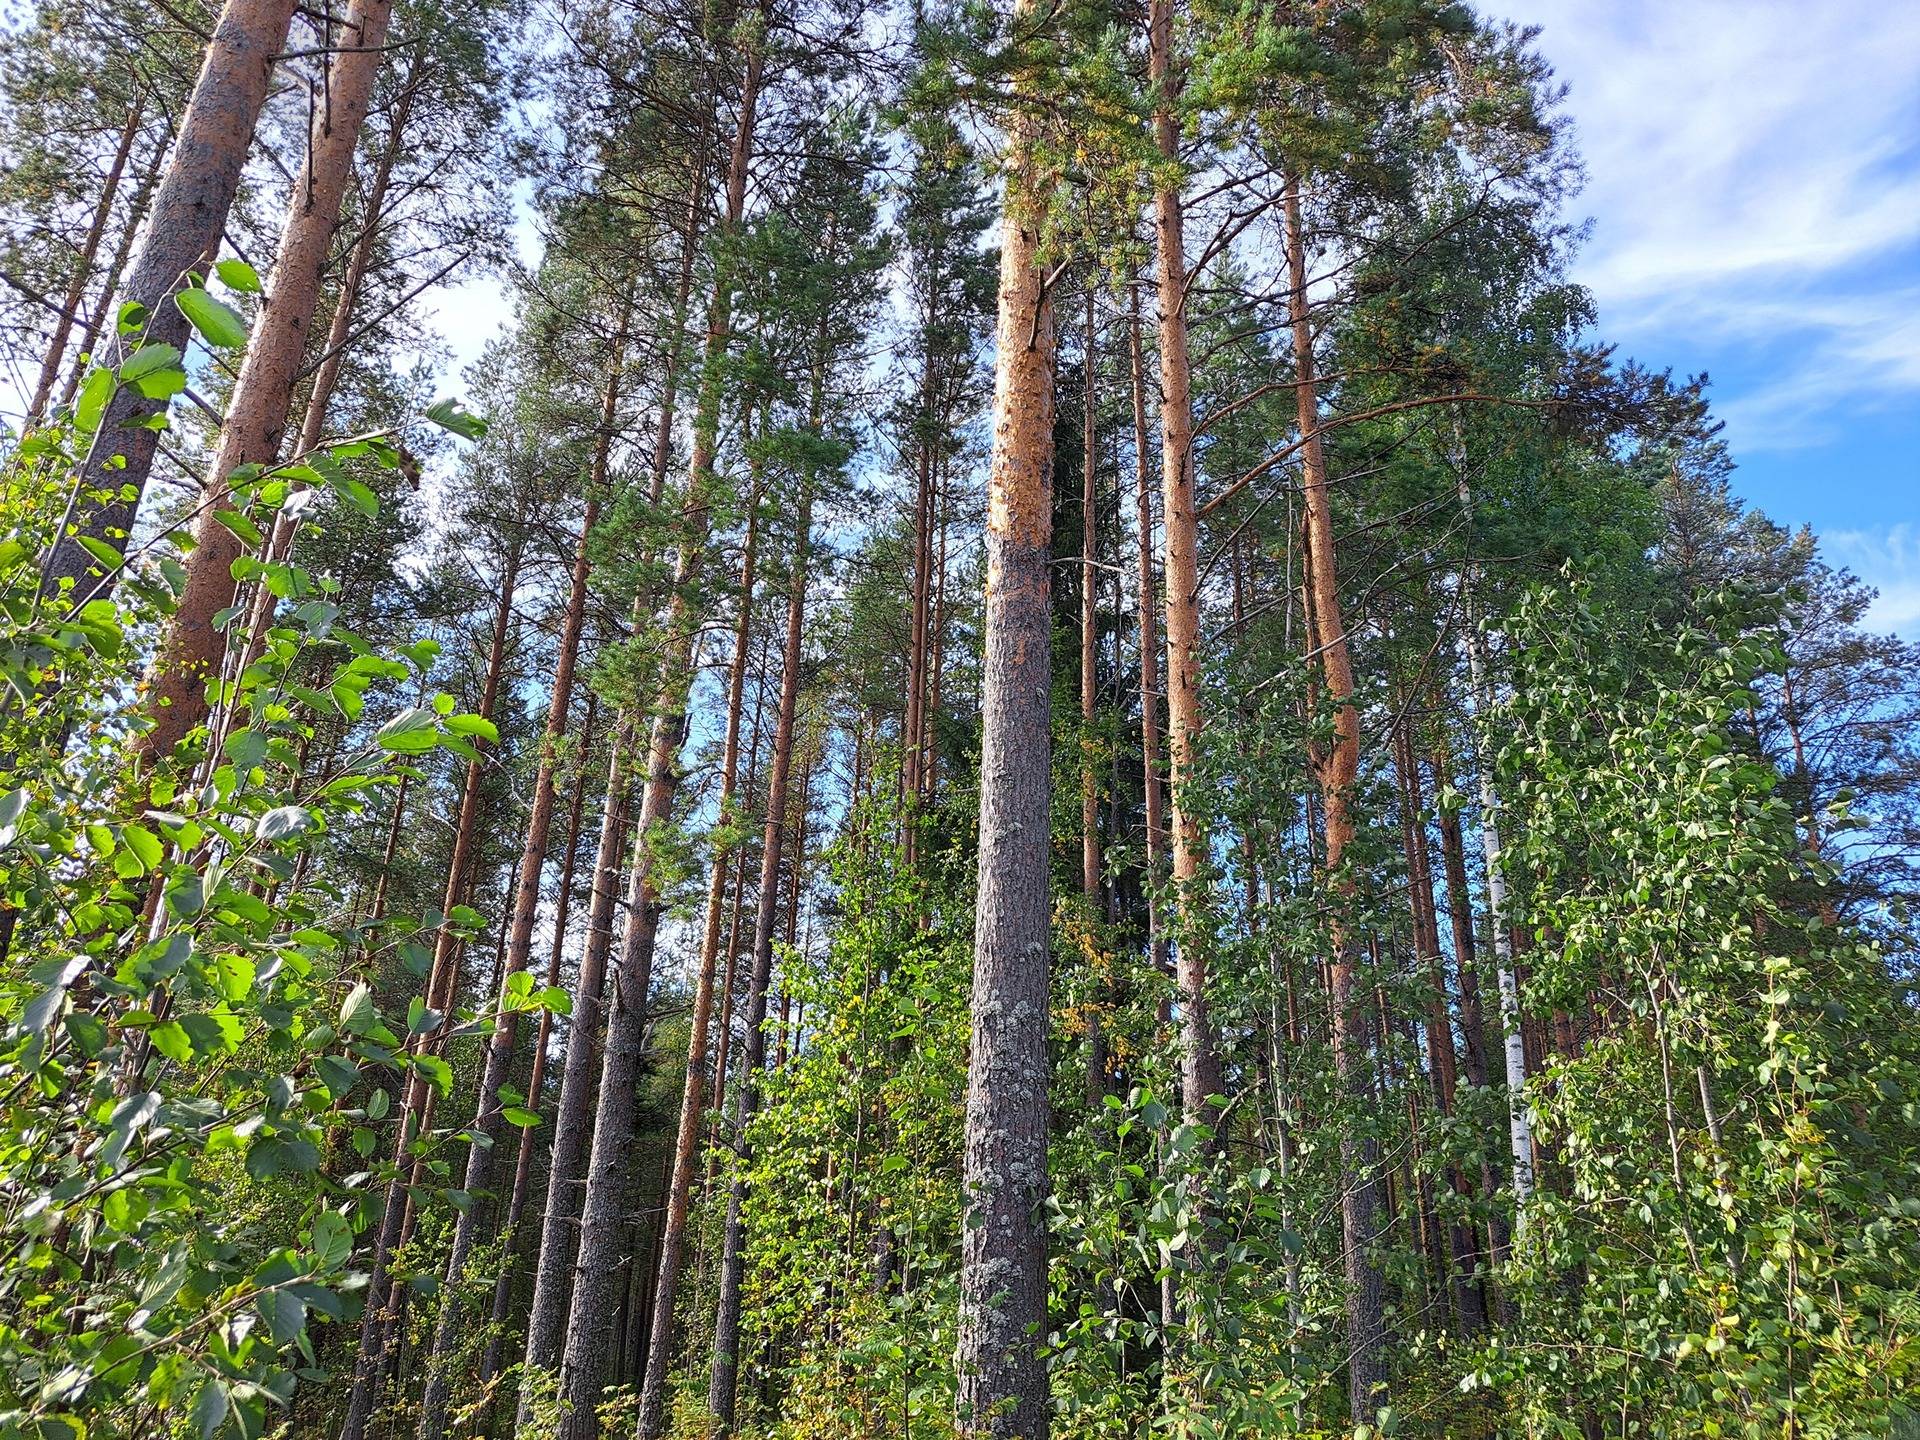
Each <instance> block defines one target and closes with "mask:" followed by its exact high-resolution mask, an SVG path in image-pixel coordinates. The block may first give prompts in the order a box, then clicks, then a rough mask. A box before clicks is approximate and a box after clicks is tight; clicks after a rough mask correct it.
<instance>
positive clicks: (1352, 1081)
mask: <svg viewBox="0 0 1920 1440" xmlns="http://www.w3.org/2000/svg"><path fill="white" fill-rule="evenodd" d="M1285 215H1286V248H1287V275H1288V311H1289V319H1290V320H1291V322H1292V329H1293V356H1294V368H1295V383H1294V395H1295V403H1296V410H1297V417H1298V424H1299V427H1300V437H1301V442H1302V443H1301V449H1300V457H1301V469H1302V472H1303V474H1302V491H1303V497H1304V500H1305V503H1306V528H1307V553H1308V562H1309V574H1310V576H1311V583H1310V587H1309V589H1310V593H1311V597H1312V606H1311V613H1312V616H1313V635H1312V638H1313V642H1314V644H1313V648H1314V649H1317V650H1318V651H1319V653H1320V671H1321V675H1322V678H1323V679H1324V681H1325V684H1326V698H1327V700H1328V701H1329V702H1330V703H1331V704H1332V706H1333V710H1334V735H1333V744H1332V746H1331V747H1330V748H1329V749H1328V751H1327V753H1326V755H1325V758H1324V759H1323V760H1322V762H1321V763H1320V765H1319V767H1318V768H1319V772H1320V793H1321V818H1322V825H1323V829H1324V831H1325V835H1326V873H1327V876H1328V879H1329V880H1330V881H1331V882H1332V884H1333V886H1334V888H1335V891H1336V894H1337V895H1339V896H1341V897H1342V898H1343V899H1344V900H1346V901H1349V902H1350V901H1351V899H1352V898H1353V897H1354V885H1353V880H1352V877H1351V875H1349V874H1348V873H1347V872H1346V870H1345V869H1344V868H1343V867H1344V866H1345V864H1346V863H1347V853H1346V852H1347V848H1348V847H1349V846H1350V845H1351V844H1352V842H1353V839H1354V835H1355V822H1354V815H1353V804H1354V784H1355V781H1356V779H1357V777H1358V774H1359V768H1360V714H1359V712H1358V711H1357V710H1356V709H1355V708H1354V703H1353V661H1352V658H1351V656H1350V655H1349V653H1348V648H1347V631H1346V623H1345V620H1344V618H1343V616H1342V613H1341V605H1340V582H1339V572H1338V569H1337V562H1336V554H1335V549H1336V547H1335V542H1334V535H1333V508H1332V504H1331V497H1330V495H1329V493H1328V489H1327V464H1326V456H1325V453H1324V451H1323V450H1322V448H1321V445H1320V440H1319V426H1320V403H1319V396H1318V393H1317V387H1316V384H1315V369H1314V360H1313V328H1312V324H1311V322H1310V320H1309V317H1308V305H1307V264H1306V239H1305V236H1304V234H1303V233H1302V229H1301V219H1300V190H1299V182H1298V180H1297V179H1295V178H1293V177H1291V176H1290V177H1288V179H1287V182H1286V196H1285ZM1350 927H1351V921H1350V920H1349V919H1348V917H1346V916H1344V915H1342V914H1341V913H1340V904H1339V903H1336V905H1335V907H1334V912H1333V918H1332V921H1331V925H1330V928H1331V931H1332V939H1333V958H1332V961H1331V963H1330V965H1329V967H1328V974H1329V980H1330V982H1331V997H1330V999H1331V1006H1332V1025H1333V1058H1334V1067H1335V1069H1336V1070H1337V1071H1338V1072H1339V1077H1340V1082H1341V1086H1342V1088H1343V1089H1344V1091H1345V1092H1346V1094H1347V1096H1348V1097H1349V1099H1350V1100H1351V1101H1352V1102H1354V1103H1364V1101H1365V1097H1366V1093H1367V1090H1368V1087H1369V1079H1368V1064H1367V1040H1368V1034H1367V1032H1368V1029H1369V1026H1368V1023H1367V1006H1366V996H1365V993H1364V990H1363V989H1362V988H1361V987H1359V986H1357V985H1356V983H1355V969H1356V964H1355V961H1356V948H1357V947H1356V944H1355V940H1354V936H1353V935H1352V933H1351V928H1350ZM1378 1148H1379V1147H1378V1144H1377V1142H1375V1141H1373V1140H1372V1139H1362V1138H1360V1137H1357V1136H1355V1135H1353V1134H1352V1133H1351V1131H1350V1130H1343V1133H1342V1136H1341V1141H1340V1152H1341V1162H1342V1164H1341V1168H1342V1170H1343V1171H1344V1172H1345V1175H1344V1181H1343V1185H1342V1189H1341V1196H1340V1228H1341V1249H1342V1253H1343V1255H1344V1269H1345V1274H1346V1282H1347V1298H1346V1307H1347V1385H1348V1403H1349V1406H1350V1408H1351V1411H1352V1415H1353V1420H1354V1423H1355V1424H1362V1423H1371V1421H1372V1419H1373V1416H1374V1412H1375V1410H1376V1409H1377V1408H1378V1407H1379V1405H1380V1404H1381V1403H1382V1401H1383V1400H1384V1387H1385V1384H1386V1366H1385V1363H1384V1357H1383V1349H1384V1344H1385V1339H1386V1336H1385V1297H1384V1293H1383V1286H1382V1280H1381V1275H1380V1267H1379V1263H1378V1261H1377V1260H1376V1258H1375V1256H1374V1254H1373V1247H1374V1245H1375V1243H1376V1242H1377V1241H1378V1239H1379V1233H1378V1232H1379V1220H1378V1211H1379V1205H1380V1195H1379V1155H1378Z"/></svg>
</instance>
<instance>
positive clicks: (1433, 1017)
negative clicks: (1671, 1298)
mask: <svg viewBox="0 0 1920 1440" xmlns="http://www.w3.org/2000/svg"><path fill="white" fill-rule="evenodd" d="M1393 739H1394V767H1395V769H1396V770H1397V771H1398V772H1399V780H1400V835H1401V843H1402V847H1403V849H1404V850H1405V852H1406V857H1407V895H1408V902H1409V907H1410V909H1411V911H1412V915H1413V942H1414V947H1415V949H1416V950H1417V951H1418V954H1417V956H1416V958H1415V964H1416V968H1418V969H1419V970H1421V971H1422V972H1424V973H1425V975H1426V977H1427V1022H1426V1032H1427V1069H1428V1071H1429V1073H1430V1075H1431V1077H1432V1083H1433V1099H1434V1104H1435V1106H1436V1107H1437V1108H1438V1109H1439V1111H1440V1114H1441V1115H1442V1116H1443V1117H1444V1118H1446V1119H1449V1120H1450V1119H1452V1118H1453V1116H1454V1114H1455V1112H1456V1109H1457V1098H1456V1096H1457V1091H1458V1084H1459V1081H1458V1075H1459V1067H1458V1061H1457V1059H1456V1057H1455V1054H1454V1049H1453V1020H1452V1016H1451V1014H1450V1013H1449V1010H1448V1006H1447V974H1446V963H1445V961H1444V960H1443V959H1442V957H1441V954H1440V925H1439V921H1438V919H1437V918H1436V917H1435V915H1434V911H1433V874H1432V863H1431V857H1430V856H1429V854H1428V850H1427V821H1426V814H1425V810H1424V807H1423V805H1422V801H1421V795H1420V791H1421V786H1420V764H1419V760H1418V758H1417V756H1416V754H1415V752H1414V747H1413V735H1412V733H1411V731H1410V730H1409V729H1408V728H1407V727H1406V726H1404V725H1403V726H1401V727H1399V728H1398V729H1397V730H1396V731H1395V732H1394V737H1393ZM1447 1177H1448V1182H1449V1184H1451V1185H1452V1187H1453V1190H1454V1193H1455V1194H1456V1195H1458V1196H1459V1197H1460V1200H1461V1202H1462V1203H1463V1204H1464V1203H1465V1202H1466V1201H1467V1200H1469V1199H1470V1198H1471V1196H1472V1193H1473V1192H1472V1187H1471V1186H1469V1185H1468V1184H1467V1177H1466V1174H1465V1172H1464V1171H1462V1170H1461V1168H1460V1167H1459V1166H1458V1165H1449V1166H1448V1167H1447ZM1447 1233H1448V1240H1449V1248H1450V1250H1451V1252H1452V1261H1453V1266H1452V1271H1451V1277H1452V1284H1453V1303H1454V1312H1455V1314H1457V1315H1458V1316H1459V1318H1460V1328H1461V1329H1462V1330H1464V1331H1466V1332H1467V1333H1468V1334H1472V1333H1474V1332H1476V1331H1479V1330H1482V1329H1484V1328H1485V1327H1486V1321H1487V1315H1486V1298H1485V1296H1484V1295H1482V1294H1481V1291H1480V1287H1479V1285H1478V1284H1477V1283H1476V1282H1475V1280H1474V1275H1473V1272H1474V1269H1475V1266H1476V1256H1475V1248H1476V1247H1475V1245H1474V1238H1473V1227H1472V1226H1471V1225H1469V1224H1467V1223H1466V1221H1465V1220H1460V1219H1456V1220H1454V1221H1453V1222H1452V1223H1451V1224H1450V1225H1449V1226H1448V1232H1447Z"/></svg>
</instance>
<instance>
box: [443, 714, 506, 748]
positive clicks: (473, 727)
mask: <svg viewBox="0 0 1920 1440" xmlns="http://www.w3.org/2000/svg"><path fill="white" fill-rule="evenodd" d="M447 729H449V730H451V731H452V732H453V733H454V734H456V735H478V736H479V737H480V738H481V739H482V740H485V741H488V742H489V743H495V742H498V740H499V739H500V728H499V727H498V726H497V725H495V724H494V723H493V721H491V720H489V719H487V717H486V716H484V715H449V716H448V717H447Z"/></svg>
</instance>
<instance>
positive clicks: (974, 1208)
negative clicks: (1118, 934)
mask: <svg viewBox="0 0 1920 1440" xmlns="http://www.w3.org/2000/svg"><path fill="white" fill-rule="evenodd" d="M1037 8H1038V6H1037V3H1036V0H1018V3H1017V4H1016V6H1015V9H1014V18H1015V23H1016V25H1022V24H1031V23H1033V21H1034V18H1035V11H1036V10H1037ZM1033 86H1034V80H1033V79H1032V77H1030V76H1025V75H1018V74H1016V90H1017V92H1018V93H1019V94H1020V95H1021V96H1022V97H1023V98H1025V99H1026V100H1028V101H1029V102H1030V101H1031V100H1032V99H1033V98H1034V95H1033ZM1037 128H1038V121H1037V119H1036V117H1035V115H1034V113H1033V112H1032V111H1031V110H1027V109H1023V110H1021V111H1019V112H1017V113H1016V115H1015V118H1014V120H1013V122H1012V126H1011V133H1010V135H1009V143H1008V163H1007V194H1006V198H1005V200H1004V202H1003V211H1002V217H1001V226H1000V300H999V323H998V328H997V340H996V346H997V348H996V355H997V360H996V363H995V375H994V393H993V458H992V464H991V468H990V471H989V475H988V482H987V485H988V489H987V594H986V630H985V656H984V663H983V666H982V671H981V758H980V887H979V896H978V901H977V911H976V922H975V934H974V959H973V998H972V1002H971V1010H972V1050H971V1055H970V1057H969V1061H968V1065H967V1107H966V1130H965V1159H964V1172H963V1180H962V1185H961V1192H960V1193H961V1196H962V1204H963V1205H964V1206H965V1215H964V1217H963V1221H962V1224H961V1227H960V1316H959V1344H958V1351H957V1355H956V1368H957V1370H958V1378H959V1396H958V1404H957V1421H958V1427H959V1432H960V1435H961V1436H962V1437H964V1440H1045V1437H1046V1435H1047V1428H1048V1411H1049V1408H1050V1406H1049V1402H1048V1397H1047V1370H1046V1363H1045V1361H1044V1360H1043V1359H1042V1357H1041V1347H1042V1346H1043V1345H1044V1344H1045V1343H1046V1336H1047V1234H1046V1217H1045V1214H1044V1211H1043V1205H1044V1202H1045V1200H1046V1196H1047V1130H1048V1124H1049V1120H1048V1114H1049V1107H1048V1094H1047V1080H1048V1069H1047V1030H1048V973H1047V972H1048V940H1049V933H1048V932H1049V924H1048V922H1049V904H1048V894H1047V829H1048V803H1049V796H1048V787H1049V784H1050V779H1049V776H1050V770H1051V766H1052V755H1051V753H1050V739H1051V737H1050V734H1049V730H1050V716H1049V714H1048V711H1049V699H1050V696H1049V691H1050V688H1051V687H1050V682H1049V672H1050V668H1051V651H1052V628H1053V621H1052V615H1051V610H1050V605H1051V601H1050V598H1049V589H1050V583H1051V576H1050V574H1049V558H1048V550H1049V546H1050V544H1051V541H1052V528H1053V515H1052V510H1053V493H1052V492H1053V419H1054V331H1053V307H1052V304H1051V302H1050V300H1049V299H1048V295H1047V286H1046V280H1045V277H1044V275H1043V273H1042V268H1041V264H1040V255H1039V251H1040V226H1041V222H1042V217H1043V214H1044V196H1045V194H1046V192H1047V183H1046V178H1045V177H1044V176H1043V175H1042V174H1041V173H1040V171H1039V165H1038V162H1037V161H1036V159H1035V156H1034V147H1035V143H1036V140H1037V133H1036V132H1037Z"/></svg>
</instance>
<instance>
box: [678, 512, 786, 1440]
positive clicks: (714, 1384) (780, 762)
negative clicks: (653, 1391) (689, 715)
mask: <svg viewBox="0 0 1920 1440" xmlns="http://www.w3.org/2000/svg"><path fill="white" fill-rule="evenodd" d="M812 534H813V487H812V483H811V480H810V479H803V480H802V489H801V493H800V506H799V515H798V517H797V518H796V520H795V521H794V552H793V568H792V574H791V576H790V577H789V581H788V586H787V624H786V642H785V646H784V648H783V650H782V652H781V662H780V707H779V713H778V718H777V719H776V720H775V722H774V731H773V763H772V765H771V766H770V767H769V768H768V773H767V806H766V816H765V819H764V821H763V824H762V828H761V836H760V891H759V895H758V896H757V897H756V906H755V910H754V920H753V961H752V968H751V969H750V971H749V972H748V977H747V1015H746V1026H745V1029H744V1030H743V1032H742V1038H741V1045H740V1077H739V1079H738V1080H737V1081H736V1082H735V1084H734V1087H733V1125H732V1130H733V1134H732V1140H733V1151H734V1171H733V1184H732V1188H731V1190H730V1191H729V1193H728V1196H727V1224H726V1238H725V1240H724V1241H723V1244H722V1250H721V1256H720V1297H719V1301H718V1304H717V1306H716V1311H715V1315H714V1324H713V1371H712V1374H711V1376H710V1377H709V1380H708V1385H707V1409H708V1411H709V1412H710V1413H711V1414H712V1415H713V1417H714V1426H715V1433H716V1434H718V1435H723V1436H724V1435H730V1434H732V1433H733V1421H734V1401H735V1398H736V1393H737V1390H738V1385H739V1367H740V1289H741V1285H742V1283H743V1281H744V1278H745V1270H746V1253H745V1241H746V1231H745V1223H744V1216H743V1213H742V1212H743V1208H744V1206H745V1204H746V1193H747V1190H746V1177H745V1174H744V1171H745V1168H746V1165H747V1163H748V1159H749V1156H748V1152H747V1127H748V1125H750V1124H751V1123H752V1121H753V1116H754V1113H755V1111H756V1109H757V1108H758V1106H759V1102H760V1076H761V1072H762V1071H763V1070H764V1069H765V1068H766V1055H767V1036H766V1024H767V989H768V986H769V984H770V982H771V980H772V978H773V941H774V926H775V922H776V919H777V917H778V913H779V907H780V860H781V854H782V841H783V839H784V838H785V824H786V815H787V794H788V789H789V782H790V780H791V778H792V774H793V730H794V716H795V714H796V712H797V711H798V709H799V701H800V641H801V636H802V632H803V627H804V622H805V618H806V607H807V569H808V555H809V548H810V545H811V542H812ZM805 823H806V822H805V814H804V810H803V813H802V816H801V824H802V826H804V825H805ZM794 869H795V883H796V884H798V883H799V880H798V872H799V865H798V864H797V863H796V864H795V867H794ZM644 1440H651V1437H650V1436H649V1437H644Z"/></svg>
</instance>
